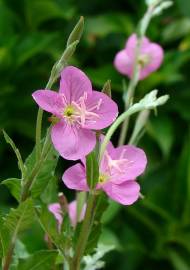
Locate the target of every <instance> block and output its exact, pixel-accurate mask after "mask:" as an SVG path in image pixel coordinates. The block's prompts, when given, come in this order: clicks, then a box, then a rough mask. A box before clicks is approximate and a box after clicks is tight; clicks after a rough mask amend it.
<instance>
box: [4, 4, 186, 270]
mask: <svg viewBox="0 0 190 270" xmlns="http://www.w3.org/2000/svg"><path fill="white" fill-rule="evenodd" d="M145 9H146V6H145V4H144V1H143V0H138V1H134V0H117V1H110V0H104V1H102V0H92V1H87V0H32V1H31V0H18V1H15V0H4V1H3V0H0V112H1V113H0V128H4V129H5V130H6V131H7V132H8V134H9V135H10V136H11V137H12V138H13V139H14V141H15V142H16V144H17V146H18V147H19V149H20V151H21V153H22V155H23V157H24V158H26V157H27V155H28V154H29V153H30V152H31V150H32V148H33V145H34V133H35V120H36V113H37V106H36V104H35V103H34V102H33V100H32V98H31V93H32V92H33V91H34V90H36V89H41V88H44V86H45V84H46V82H47V79H48V76H49V73H50V70H51V67H52V65H53V64H54V62H55V61H56V60H57V59H58V58H59V57H60V55H61V53H62V52H63V50H64V47H65V43H66V38H67V37H68V35H69V33H70V31H71V29H72V27H73V26H74V24H75V23H76V22H77V20H78V18H79V16H80V15H83V16H84V17H85V32H84V35H83V37H82V40H81V42H80V44H79V46H78V48H77V52H76V54H75V56H74V57H73V58H72V62H71V64H73V65H76V66H78V67H80V68H82V69H83V70H84V71H85V72H86V73H87V74H88V75H89V77H90V78H91V80H92V81H93V85H94V87H95V88H96V89H99V90H100V89H101V88H102V85H103V84H104V82H105V81H106V80H107V79H111V80H112V88H113V98H114V99H115V100H116V101H117V102H118V105H119V107H120V111H122V109H123V103H122V87H121V85H122V78H123V77H122V76H121V75H120V74H118V73H117V71H116V70H115V69H114V67H113V64H112V63H113V59H114V56H115V54H116V52H117V51H118V50H120V49H121V48H122V47H123V46H124V43H125V41H126V38H127V37H128V36H129V35H130V34H131V33H132V32H134V31H135V29H136V25H137V23H138V21H139V19H140V18H141V17H142V15H143V14H144V12H145ZM147 35H148V37H149V38H150V39H152V40H153V41H155V42H158V43H160V44H161V45H162V46H163V48H164V50H165V58H164V63H163V65H162V66H161V68H160V69H159V71H158V72H156V73H154V74H152V75H151V76H149V77H148V78H147V79H146V80H144V81H142V82H140V84H139V86H138V88H137V95H136V96H137V99H139V98H140V97H142V96H143V95H144V94H145V93H147V92H148V91H150V90H152V89H154V88H158V89H159V94H165V93H169V95H170V100H169V102H168V103H167V104H166V105H165V106H163V107H161V108H159V110H158V116H155V115H154V114H153V113H152V115H151V118H150V120H149V122H148V124H147V126H146V134H145V135H144V137H143V138H142V139H141V141H140V146H141V147H143V148H144V150H145V152H146V153H147V156H148V161H149V162H148V169H147V171H146V173H145V175H144V176H143V177H141V178H140V183H141V186H142V193H143V194H144V195H145V199H144V200H140V201H139V202H138V203H136V204H135V205H134V206H131V207H119V206H117V205H116V204H112V206H111V208H110V209H109V211H108V213H107V214H106V217H105V228H104V232H103V235H102V241H105V242H110V243H115V245H116V246H117V250H116V251H113V252H112V253H110V254H108V255H107V256H106V261H107V265H106V269H110V270H111V269H117V270H139V269H145V270H152V269H156V270H158V269H163V270H173V269H174V270H175V269H176V270H188V269H190V122H189V121H190V73H189V70H190V2H189V1H187V0H176V1H175V2H174V5H173V7H172V8H170V9H168V10H167V11H165V12H164V13H163V14H162V15H161V16H159V17H157V18H155V19H154V20H153V21H152V23H151V25H150V27H149V29H148V33H147ZM47 116H48V115H45V117H44V131H45V126H47V125H48V121H47ZM117 135H118V134H116V136H115V137H114V140H115V142H116V140H117ZM0 164H1V170H0V180H4V179H6V178H9V177H17V176H18V169H17V164H16V159H15V156H14V154H13V153H12V151H11V149H10V147H9V145H6V143H5V142H4V140H3V136H2V134H1V137H0ZM68 165H69V164H68V163H67V162H63V161H60V164H59V168H58V172H57V174H58V176H59V181H60V190H62V191H65V189H64V187H63V185H62V184H61V174H62V172H63V170H64V168H65V167H66V166H68ZM14 205H16V202H15V201H14V200H13V199H12V197H11V195H10V193H9V191H8V190H7V189H6V187H4V186H0V209H1V210H2V211H5V212H6V211H7V209H9V207H11V206H14ZM108 228H109V229H108ZM23 238H24V241H25V243H26V248H27V249H28V250H29V252H32V251H33V250H38V249H40V248H41V247H44V246H45V243H44V241H43V232H42V231H41V229H39V226H38V225H37V224H36V225H34V226H33V228H32V229H31V231H30V232H29V233H28V234H26V235H24V236H23Z"/></svg>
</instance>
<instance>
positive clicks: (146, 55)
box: [114, 34, 164, 80]
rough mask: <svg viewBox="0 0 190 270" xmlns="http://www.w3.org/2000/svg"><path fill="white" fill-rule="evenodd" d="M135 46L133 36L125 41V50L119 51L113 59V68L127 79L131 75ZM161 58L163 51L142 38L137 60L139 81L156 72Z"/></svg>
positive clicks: (135, 41) (158, 46)
mask: <svg viewBox="0 0 190 270" xmlns="http://www.w3.org/2000/svg"><path fill="white" fill-rule="evenodd" d="M136 45H137V36H136V34H133V35H131V36H130V37H129V39H128V40H127V42H126V45H125V48H124V49H123V50H121V51H119V52H118V53H117V54H116V56H115V59H114V65H115V68H116V69H117V70H118V71H119V72H120V73H122V74H123V75H127V76H128V77H129V78H131V77H132V75H133V69H134V62H135V48H136ZM163 57H164V51H163V49H162V47H161V46H160V45H158V44H156V43H152V42H151V41H150V40H149V39H148V38H146V37H143V39H142V43H141V46H140V55H139V58H138V63H139V64H140V66H141V68H140V75H139V79H140V80H143V79H144V78H146V77H147V76H148V75H149V74H150V73H152V72H154V71H155V70H157V69H158V68H159V67H160V65H161V63H162V61H163Z"/></svg>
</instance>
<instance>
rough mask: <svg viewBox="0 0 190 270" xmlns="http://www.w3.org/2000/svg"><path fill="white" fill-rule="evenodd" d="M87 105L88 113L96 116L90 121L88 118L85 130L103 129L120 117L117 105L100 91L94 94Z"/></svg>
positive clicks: (88, 99) (87, 101)
mask: <svg viewBox="0 0 190 270" xmlns="http://www.w3.org/2000/svg"><path fill="white" fill-rule="evenodd" d="M85 105H86V109H87V111H88V112H90V113H91V112H92V113H94V114H95V116H94V117H91V118H92V119H91V118H90V119H89V120H88V116H87V119H86V121H85V125H84V127H85V128H89V129H95V130H99V129H103V128H105V127H107V126H109V125H110V124H112V123H113V122H114V121H115V119H116V117H117V115H118V107H117V104H116V103H115V102H114V101H113V100H112V99H111V98H110V97H108V96H107V95H105V94H103V93H101V92H98V91H93V92H92V95H90V96H89V98H87V100H86V102H85Z"/></svg>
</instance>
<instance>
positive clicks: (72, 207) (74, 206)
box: [69, 200, 86, 227]
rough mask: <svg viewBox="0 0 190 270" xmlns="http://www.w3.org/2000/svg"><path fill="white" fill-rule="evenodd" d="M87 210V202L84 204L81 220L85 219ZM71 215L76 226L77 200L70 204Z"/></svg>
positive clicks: (73, 224)
mask: <svg viewBox="0 0 190 270" xmlns="http://www.w3.org/2000/svg"><path fill="white" fill-rule="evenodd" d="M85 212H86V204H84V205H83V208H82V210H81V213H80V217H79V222H81V221H82V220H83V219H84V216H85ZM69 217H70V220H71V223H72V226H73V227H75V226H76V224H77V201H76V200H75V201H73V202H71V203H70V204H69Z"/></svg>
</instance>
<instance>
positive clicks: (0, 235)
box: [0, 214, 11, 257]
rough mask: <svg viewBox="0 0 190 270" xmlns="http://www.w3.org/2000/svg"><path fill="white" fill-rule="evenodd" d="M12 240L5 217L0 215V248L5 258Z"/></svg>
mask: <svg viewBox="0 0 190 270" xmlns="http://www.w3.org/2000/svg"><path fill="white" fill-rule="evenodd" d="M10 240H11V233H10V232H9V230H8V228H7V227H6V226H5V225H4V220H3V217H2V215H1V214H0V247H1V254H2V257H5V256H6V254H7V250H8V248H9V243H10Z"/></svg>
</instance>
